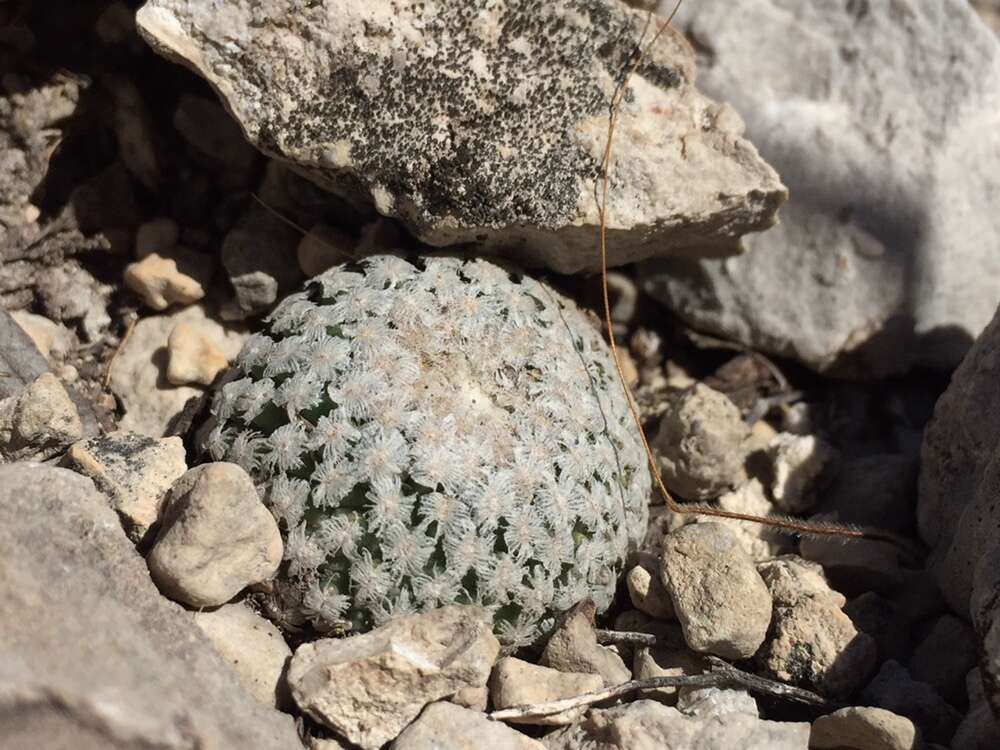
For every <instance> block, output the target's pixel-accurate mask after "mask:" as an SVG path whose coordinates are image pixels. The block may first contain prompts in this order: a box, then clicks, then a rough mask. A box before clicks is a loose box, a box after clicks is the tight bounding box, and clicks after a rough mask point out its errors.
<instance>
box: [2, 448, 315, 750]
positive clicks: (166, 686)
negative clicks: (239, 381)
mask: <svg viewBox="0 0 1000 750" xmlns="http://www.w3.org/2000/svg"><path fill="white" fill-rule="evenodd" d="M0 550H3V562H2V569H3V574H2V575H0V747H4V748H29V747H30V748H64V747H72V748H74V750H134V749H135V748H153V747H155V748H169V749H170V750H174V749H175V748H176V750H181V749H182V748H185V749H186V748H191V747H205V748H208V747H211V748H218V749H219V750H227V749H228V750H242V749H243V748H250V747H253V748H269V749H271V748H273V749H274V750H300V748H301V747H302V745H301V743H300V742H299V739H298V736H297V734H296V732H295V727H294V724H293V722H292V719H291V717H289V716H286V715H284V714H281V713H279V712H277V711H275V710H274V709H271V708H267V707H265V706H262V705H260V704H259V703H258V702H257V701H255V700H254V699H253V698H252V697H251V696H250V695H249V694H248V693H247V692H246V690H244V689H243V688H242V687H241V686H240V682H239V680H238V678H237V676H236V675H235V674H234V673H233V672H232V670H231V669H230V667H229V665H228V664H226V663H225V662H224V661H223V659H222V658H220V657H219V656H218V654H216V653H215V651H214V649H213V648H212V645H211V644H210V643H209V642H208V640H207V639H206V638H205V637H204V636H203V635H202V633H201V632H200V631H199V629H198V627H197V626H196V625H195V624H194V622H193V621H192V619H191V616H190V614H189V613H187V612H185V611H184V610H182V609H181V608H180V607H178V606H177V605H175V604H173V603H171V602H170V601H168V600H167V599H164V598H163V597H162V596H161V595H160V593H159V592H158V591H157V590H156V587H155V586H154V585H153V583H152V581H150V579H149V574H148V572H147V571H146V566H145V564H144V563H143V560H142V558H141V557H139V555H138V553H136V551H135V549H134V547H133V546H132V543H131V542H129V540H128V539H127V538H126V536H125V533H124V532H123V531H122V528H121V525H120V524H119V522H118V518H117V516H116V515H115V512H114V511H113V510H112V509H111V508H109V507H108V503H107V501H106V500H105V499H104V498H103V497H102V496H101V495H100V493H98V492H97V491H96V490H95V489H94V485H93V483H92V482H91V480H90V479H87V478H86V477H82V476H80V475H79V474H76V473H74V472H72V471H68V470H66V469H57V468H50V467H45V466H39V465H37V464H15V465H12V466H6V467H0Z"/></svg>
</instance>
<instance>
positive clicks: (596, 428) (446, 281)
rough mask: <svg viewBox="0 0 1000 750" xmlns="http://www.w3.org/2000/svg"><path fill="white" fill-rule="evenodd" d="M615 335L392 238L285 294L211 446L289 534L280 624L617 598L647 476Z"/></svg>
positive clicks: (546, 617) (517, 286)
mask: <svg viewBox="0 0 1000 750" xmlns="http://www.w3.org/2000/svg"><path fill="white" fill-rule="evenodd" d="M617 377H618V376H617V373H616V372H615V368H614V363H613V361H612V359H611V354H610V351H609V349H608V347H607V345H606V344H605V342H604V341H603V340H602V338H601V336H600V334H599V333H598V331H597V330H596V329H595V328H594V327H593V326H592V325H591V324H590V323H589V322H588V321H587V319H586V318H585V317H584V315H583V313H582V312H581V311H580V310H579V309H578V308H577V307H576V306H575V305H574V304H573V302H571V301H570V300H568V299H566V298H565V297H563V296H561V295H560V294H558V293H557V292H555V291H554V290H552V289H551V288H549V287H547V286H546V285H544V284H543V283H540V282H538V281H536V280H534V279H531V278H528V277H526V276H522V275H519V274H517V273H515V272H512V271H511V270H509V269H507V268H504V267H501V266H499V265H496V264H494V263H491V262H489V261H486V260H463V259H459V258H455V257H448V256H431V257H424V258H420V259H414V260H407V259H404V258H403V257H397V256H394V255H379V256H371V257H368V258H365V259H363V260H361V261H359V262H357V263H352V264H349V265H345V266H338V267H335V268H333V269H331V270H329V271H327V272H326V273H324V274H322V275H321V276H318V277H316V278H315V279H313V280H312V281H310V282H309V284H308V285H307V287H306V289H305V291H303V292H301V293H298V294H294V295H292V296H291V297H289V298H287V299H285V300H284V301H283V302H282V303H281V305H279V307H278V308H277V309H276V310H275V311H274V313H273V314H272V315H271V317H270V318H269V319H268V326H267V329H266V330H265V332H263V333H259V334H256V335H254V336H252V337H251V338H250V339H249V340H248V341H247V343H246V345H245V346H244V348H243V351H242V353H241V354H240V356H239V359H238V361H237V364H236V367H235V369H234V371H233V372H231V373H230V375H229V380H228V382H226V383H225V384H224V385H223V386H222V387H221V389H220V390H219V392H218V393H217V394H216V397H215V400H214V404H213V413H214V417H215V419H216V424H215V427H214V429H213V430H212V432H211V434H210V437H209V440H208V449H209V451H210V453H211V455H212V457H213V458H215V459H216V460H226V461H233V462H235V463H238V464H240V465H241V466H243V468H244V469H246V470H247V471H248V472H249V473H250V474H251V476H253V477H254V480H255V481H256V483H257V485H258V487H259V488H260V489H261V492H262V496H263V498H264V501H265V503H266V504H267V506H268V507H269V508H270V509H271V511H272V512H273V513H274V515H275V517H276V518H277V519H278V521H279V524H280V525H281V527H282V531H283V534H284V537H285V562H284V564H283V566H282V570H281V572H280V573H279V577H278V579H277V581H276V582H275V587H274V594H273V603H274V609H275V611H276V612H277V613H279V615H280V619H281V620H282V621H283V622H285V623H286V624H290V625H301V624H305V623H310V624H311V625H313V626H314V627H316V628H318V629H320V630H323V631H329V630H332V629H343V628H350V629H352V630H354V631H364V630H367V629H369V628H371V627H373V626H376V625H379V624H381V623H382V622H385V621H386V620H388V619H390V618H392V617H394V616H396V615H400V614H405V613H409V612H413V611H419V610H426V609H432V608H434V607H437V606H442V605H445V604H452V603H474V604H478V605H480V606H483V607H485V608H486V609H487V610H488V611H490V612H491V613H492V616H493V619H494V626H495V628H494V629H495V631H496V633H497V635H498V637H499V638H500V639H501V641H502V642H503V643H505V644H506V645H507V646H508V647H513V646H518V645H522V644H526V643H529V642H531V641H532V640H534V639H535V638H536V637H537V636H539V635H540V634H542V633H543V632H544V631H545V630H546V629H547V628H548V627H549V626H551V624H552V622H553V620H554V618H555V616H556V615H557V614H558V613H559V612H560V611H562V610H565V609H568V608H569V607H571V606H572V605H573V604H575V603H576V602H578V601H580V600H581V599H583V598H585V597H588V596H589V597H591V598H593V599H594V600H595V602H596V603H597V605H598V607H599V608H600V609H604V608H606V607H607V605H608V604H610V602H611V598H612V596H613V594H614V590H615V583H616V579H617V575H618V573H619V572H620V570H621V568H622V566H623V564H624V560H625V556H626V554H627V553H628V551H629V550H630V549H631V548H633V547H634V546H635V545H636V544H637V543H638V542H639V540H641V538H642V536H643V534H644V533H645V529H646V521H647V509H646V503H647V500H648V496H649V488H650V480H649V473H648V470H647V466H646V462H645V458H644V454H643V451H642V446H641V443H640V442H639V439H638V436H637V435H636V433H635V430H634V425H633V424H632V422H631V416H630V414H629V411H628V406H627V403H626V401H625V397H624V395H623V393H622V391H621V387H620V385H619V383H618V381H617Z"/></svg>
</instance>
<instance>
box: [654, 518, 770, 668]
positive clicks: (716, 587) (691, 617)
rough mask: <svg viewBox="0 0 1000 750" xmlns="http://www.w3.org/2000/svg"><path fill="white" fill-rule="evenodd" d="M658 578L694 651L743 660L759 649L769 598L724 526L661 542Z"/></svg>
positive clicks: (681, 532)
mask: <svg viewBox="0 0 1000 750" xmlns="http://www.w3.org/2000/svg"><path fill="white" fill-rule="evenodd" d="M660 578H661V580H662V581H663V586H664V588H665V589H666V590H667V591H668V592H669V593H670V598H671V600H672V601H673V603H674V612H675V613H676V615H677V619H678V620H679V621H680V623H681V627H682V628H683V630H684V640H685V641H686V642H687V644H688V646H690V647H691V648H692V649H694V650H695V651H698V652H701V653H710V654H715V655H717V656H721V657H723V658H726V659H746V658H748V657H750V656H753V655H754V653H755V652H756V651H757V649H758V648H759V647H760V645H761V643H763V641H764V636H765V635H766V633H767V628H768V625H769V624H770V622H771V594H770V593H769V592H768V589H767V586H766V585H765V584H764V581H763V579H761V577H760V574H759V573H758V572H757V571H756V569H755V568H754V564H753V561H752V560H751V559H750V557H749V556H748V555H747V554H746V553H745V552H744V551H743V550H742V549H741V548H740V545H739V542H738V540H737V539H736V537H735V536H734V535H733V533H732V532H731V531H729V529H727V528H726V527H725V526H722V525H721V524H717V523H695V524H690V525H688V526H684V527H682V528H680V529H678V530H677V531H675V532H673V533H672V534H670V535H669V536H667V537H666V538H665V539H664V540H663V554H662V556H661V558H660Z"/></svg>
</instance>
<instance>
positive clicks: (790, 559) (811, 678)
mask: <svg viewBox="0 0 1000 750" xmlns="http://www.w3.org/2000/svg"><path fill="white" fill-rule="evenodd" d="M757 569H758V570H759V571H760V574H761V576H763V579H764V581H765V583H766V584H767V587H768V589H769V590H770V592H771V597H772V600H773V601H774V617H773V621H772V623H771V630H770V632H769V634H768V639H767V642H766V643H765V644H764V646H763V647H762V648H761V650H760V652H759V653H758V654H757V659H758V660H759V661H760V663H761V665H762V666H763V668H764V669H765V671H766V672H767V674H769V675H770V676H772V677H774V678H775V679H777V680H780V681H781V682H787V683H792V684H798V685H802V686H804V687H807V688H809V689H815V690H819V691H821V692H823V693H824V694H826V695H832V696H835V697H838V698H844V697H846V696H848V695H850V694H851V693H853V692H854V691H855V690H856V689H857V688H858V687H860V686H861V685H862V684H864V681H865V679H866V678H867V677H868V676H869V675H870V674H871V671H872V669H873V668H874V666H875V659H876V649H875V640H874V639H873V638H872V637H871V636H869V635H868V634H867V633H860V632H858V629H857V628H856V627H855V626H854V623H853V622H851V618H850V617H848V616H847V615H846V614H844V612H843V611H842V609H841V608H842V607H843V606H844V604H845V603H846V600H845V599H844V596H843V595H842V594H840V593H839V592H836V591H834V590H833V589H831V588H830V587H829V585H827V582H826V579H825V578H824V577H823V569H822V568H821V567H820V566H818V565H816V564H815V563H809V562H807V561H805V560H802V559H800V558H796V557H794V556H791V555H789V556H787V557H783V558H780V559H778V560H772V561H769V562H765V563H762V564H761V565H759V566H758V568H757Z"/></svg>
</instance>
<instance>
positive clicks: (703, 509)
mask: <svg viewBox="0 0 1000 750" xmlns="http://www.w3.org/2000/svg"><path fill="white" fill-rule="evenodd" d="M681 2H682V0H678V1H677V4H676V5H675V6H674V9H673V11H672V12H671V13H670V15H669V16H668V17H667V19H666V20H665V21H664V22H663V23H662V24H660V25H659V26H658V28H657V29H656V33H655V34H654V35H653V37H652V39H650V40H649V41H648V42H647V43H646V44H645V45H643V46H642V47H641V48H640V50H639V53H638V54H637V55H636V57H635V59H634V60H633V61H632V64H631V65H630V66H629V68H628V70H627V71H626V73H625V76H624V78H623V79H622V81H621V83H620V84H619V86H618V88H617V89H616V90H615V93H614V95H613V96H612V98H611V107H610V116H609V118H608V138H607V142H606V143H605V146H604V156H603V158H602V160H601V205H600V245H601V287H602V288H601V291H602V296H603V303H604V323H605V326H606V328H607V334H608V342H609V344H610V345H611V353H612V355H613V357H614V360H615V368H616V369H617V370H618V378H619V380H620V382H621V386H622V389H623V391H624V392H625V398H626V400H627V401H628V406H629V410H630V411H631V412H632V418H633V420H634V422H635V426H636V429H637V430H638V431H639V436H640V438H641V440H642V445H643V448H644V449H645V451H646V458H647V459H648V461H649V467H650V470H651V471H652V473H653V478H654V481H655V482H656V487H657V489H658V490H659V492H660V494H661V495H662V496H663V500H664V502H665V503H666V504H667V507H668V508H669V509H670V510H671V511H673V512H674V513H683V514H688V515H701V516H712V517H715V518H730V519H734V520H738V521H750V522H752V523H758V524H763V525H765V526H769V527H771V528H774V529H777V530H780V531H784V532H787V533H792V534H803V535H807V536H814V537H835V538H840V539H844V540H850V539H877V540H881V541H888V542H891V543H893V544H895V545H898V546H900V547H902V548H903V549H904V550H905V551H907V552H909V553H912V551H913V549H912V546H911V545H910V544H908V543H907V542H906V540H902V539H900V538H899V537H896V536H895V535H893V534H890V533H888V532H882V531H877V530H872V529H863V528H858V527H855V526H848V525H843V524H837V523H828V522H815V521H804V520H801V519H798V518H792V517H789V516H755V515H751V514H749V513H736V512H733V511H727V510H721V509H719V508H714V507H712V506H709V505H701V504H694V503H690V504H683V505H682V504H680V503H678V502H677V501H676V500H675V499H674V497H673V495H671V494H670V491H669V490H668V489H667V486H666V484H665V483H664V481H663V476H662V475H661V474H660V470H659V467H658V466H657V461H656V457H655V456H654V455H653V450H652V448H651V447H650V445H649V439H648V438H647V437H646V431H645V430H644V429H643V427H642V419H641V417H640V416H639V409H638V407H637V406H636V403H635V399H634V398H633V396H632V390H631V389H630V388H629V386H628V383H626V381H625V373H624V372H623V371H622V365H621V360H620V359H619V356H618V346H617V344H616V343H615V333H614V327H613V325H612V321H611V303H610V301H609V295H608V242H607V232H608V189H609V183H610V171H611V153H612V145H613V142H614V134H615V126H616V125H617V123H618V116H619V113H620V112H621V103H622V100H623V99H624V98H625V93H626V91H627V90H628V83H629V80H630V79H631V77H632V74H633V73H634V72H635V71H636V70H637V69H638V67H639V65H640V64H641V63H642V60H643V59H644V58H645V57H646V55H647V53H648V52H649V50H650V49H652V47H653V45H654V44H656V42H657V40H658V39H659V38H660V36H661V35H662V34H663V32H664V31H666V29H667V27H668V26H670V22H671V21H672V20H673V18H674V16H675V15H676V14H677V11H678V9H679V8H680V7H681ZM650 15H651V17H652V14H650Z"/></svg>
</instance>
